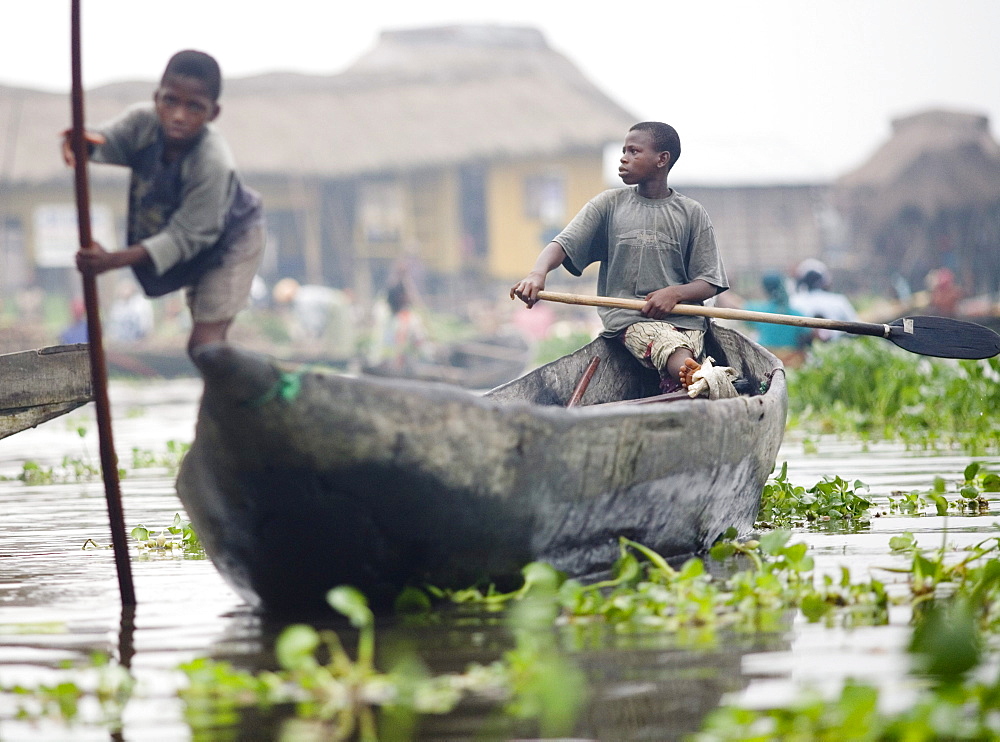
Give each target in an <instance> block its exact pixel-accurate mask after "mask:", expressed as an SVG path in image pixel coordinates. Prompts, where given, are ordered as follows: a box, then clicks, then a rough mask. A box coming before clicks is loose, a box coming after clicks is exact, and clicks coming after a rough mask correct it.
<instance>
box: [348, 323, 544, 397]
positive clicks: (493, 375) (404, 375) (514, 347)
mask: <svg viewBox="0 0 1000 742" xmlns="http://www.w3.org/2000/svg"><path fill="white" fill-rule="evenodd" d="M530 356H531V348H530V347H529V345H528V343H527V342H526V341H525V340H524V339H523V338H522V337H521V336H520V335H497V336H493V337H481V338H473V339H470V340H465V341H460V342H456V343H452V344H450V345H448V346H446V347H445V348H443V349H442V350H441V352H440V353H439V358H438V359H437V361H435V362H432V361H425V360H416V359H414V360H410V361H407V362H406V363H405V364H404V365H400V366H397V365H394V364H392V363H382V364H379V365H374V366H371V365H370V366H365V367H364V369H363V371H364V373H365V374H368V375H369V376H382V377H390V378H398V379H411V380H414V381H440V382H444V383H446V384H454V385H455V386H460V387H463V388H465V389H492V388H493V387H495V386H499V385H500V384H506V383H507V382H508V381H510V380H512V379H515V378H517V377H518V376H520V375H521V374H522V373H524V370H525V368H527V366H528V361H529V360H530Z"/></svg>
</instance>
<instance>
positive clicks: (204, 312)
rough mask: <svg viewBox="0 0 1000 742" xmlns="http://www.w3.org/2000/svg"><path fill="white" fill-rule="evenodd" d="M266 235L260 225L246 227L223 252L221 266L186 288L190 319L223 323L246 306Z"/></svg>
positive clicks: (207, 272) (262, 252) (261, 256)
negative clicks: (241, 234) (240, 235)
mask: <svg viewBox="0 0 1000 742" xmlns="http://www.w3.org/2000/svg"><path fill="white" fill-rule="evenodd" d="M266 235H267V233H266V231H265V229H264V225H263V224H258V225H256V226H253V227H250V229H248V230H247V231H246V232H245V233H244V234H243V236H242V237H240V238H238V239H237V240H236V242H234V243H233V244H232V245H231V246H230V247H229V249H228V250H226V252H225V253H224V254H223V256H222V265H220V266H219V267H218V268H212V269H211V270H209V271H206V273H205V275H203V276H202V277H201V278H200V279H199V280H198V282H197V283H196V284H194V285H193V286H189V287H188V289H187V305H188V308H189V309H190V310H191V319H192V320H193V321H194V322H225V321H227V320H231V319H233V317H235V316H236V315H237V314H239V313H240V312H241V311H242V310H244V309H245V308H246V306H247V304H248V301H249V299H250V286H251V284H252V283H253V277H254V276H255V275H257V269H258V268H260V261H261V259H262V258H263V257H264V243H265V242H266Z"/></svg>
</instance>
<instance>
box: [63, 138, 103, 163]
mask: <svg viewBox="0 0 1000 742" xmlns="http://www.w3.org/2000/svg"><path fill="white" fill-rule="evenodd" d="M83 140H84V141H85V142H86V143H87V144H95V145H96V144H104V143H105V142H106V141H108V140H107V139H105V138H104V136H103V135H101V134H93V133H91V132H89V131H85V132H84V133H83ZM62 156H63V162H65V163H66V164H67V165H69V166H70V167H76V153H75V152H74V151H73V130H72V129H66V130H65V131H64V132H63V133H62Z"/></svg>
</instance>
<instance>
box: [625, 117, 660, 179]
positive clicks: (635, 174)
mask: <svg viewBox="0 0 1000 742" xmlns="http://www.w3.org/2000/svg"><path fill="white" fill-rule="evenodd" d="M669 165H670V153H669V152H659V151H657V149H656V146H655V145H654V144H653V134H652V133H651V132H648V131H645V130H643V129H637V130H635V131H630V132H629V133H628V135H627V136H626V137H625V145H624V146H623V147H622V157H621V160H620V161H619V163H618V177H619V178H621V179H622V182H624V183H625V185H638V184H640V183H646V182H648V181H650V180H653V179H654V178H661V177H663V176H664V175H666V173H667V170H668V169H669Z"/></svg>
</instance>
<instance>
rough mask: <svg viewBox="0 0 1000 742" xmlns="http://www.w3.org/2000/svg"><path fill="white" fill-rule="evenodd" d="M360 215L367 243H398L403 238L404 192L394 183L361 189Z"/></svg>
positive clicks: (370, 185)
mask: <svg viewBox="0 0 1000 742" xmlns="http://www.w3.org/2000/svg"><path fill="white" fill-rule="evenodd" d="M360 195H361V198H360V202H361V203H360V209H359V216H360V220H361V230H362V234H363V236H364V239H365V241H366V242H398V241H400V240H401V239H402V237H403V226H404V220H405V216H404V215H405V209H404V205H403V189H402V188H401V187H400V185H399V183H396V182H393V181H376V182H371V183H364V184H363V185H362V186H361V194H360Z"/></svg>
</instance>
